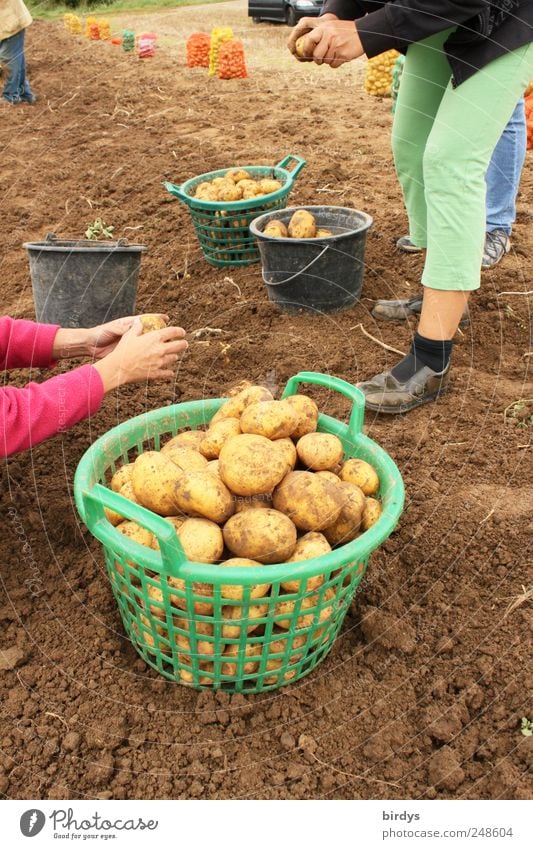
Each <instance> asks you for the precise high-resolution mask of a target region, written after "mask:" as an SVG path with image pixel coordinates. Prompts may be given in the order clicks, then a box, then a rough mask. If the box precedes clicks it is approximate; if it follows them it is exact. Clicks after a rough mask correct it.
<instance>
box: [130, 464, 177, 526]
mask: <svg viewBox="0 0 533 849" xmlns="http://www.w3.org/2000/svg"><path fill="white" fill-rule="evenodd" d="M182 474H183V472H182V471H181V470H180V469H179V468H178V466H176V465H175V463H173V462H172V460H169V459H168V457H165V455H164V454H161V453H160V452H159V451H145V452H144V454H139V456H138V457H137V459H136V460H135V463H134V464H133V472H132V476H131V481H132V484H133V491H134V493H135V497H136V498H137V500H138V502H139V504H142V506H143V507H147V508H148V510H153V511H154V513H159V515H160V516H174V515H175V514H176V513H177V512H178V511H177V510H176V503H175V500H174V488H175V486H176V484H177V482H178V479H179V478H180V476H181V475H182Z"/></svg>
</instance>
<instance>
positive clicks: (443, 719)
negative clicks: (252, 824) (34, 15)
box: [0, 3, 533, 799]
mask: <svg viewBox="0 0 533 849" xmlns="http://www.w3.org/2000/svg"><path fill="white" fill-rule="evenodd" d="M221 23H229V24H231V25H233V27H234V29H235V31H236V33H237V34H238V35H240V36H241V37H242V38H243V39H244V42H245V46H246V51H247V57H248V65H249V70H250V75H249V78H248V79H247V80H245V81H231V82H222V81H218V80H208V79H207V77H206V74H205V73H204V72H202V71H189V70H187V69H186V68H185V67H184V41H185V38H186V37H187V36H188V35H189V34H190V33H191V32H193V31H195V30H198V29H205V28H210V27H211V26H213V25H214V24H221ZM124 25H130V26H133V25H134V26H135V28H136V29H137V31H138V32H139V31H142V30H143V29H154V30H155V31H156V32H157V33H158V34H159V36H160V49H159V51H158V54H157V56H156V58H155V59H151V60H146V61H144V62H141V61H139V60H138V59H137V58H136V57H135V56H131V55H126V54H124V53H123V52H122V51H121V50H120V48H117V47H112V46H111V45H108V44H91V43H89V42H88V41H86V40H85V39H82V38H73V37H71V36H69V35H68V34H67V33H66V32H64V30H63V27H62V25H61V24H60V23H57V24H48V23H46V24H45V23H37V24H35V25H34V26H33V27H32V28H31V29H30V31H29V34H28V59H29V71H30V78H31V80H32V83H33V84H34V86H35V89H36V91H37V92H38V93H39V94H40V98H41V99H40V102H39V104H38V105H37V106H36V107H35V108H30V107H28V108H25V107H20V108H14V109H6V110H3V113H2V114H3V119H2V122H1V125H0V149H1V150H2V170H1V172H0V191H1V196H2V198H3V202H2V223H3V227H2V230H3V238H2V242H3V251H2V260H1V269H2V281H3V284H2V285H3V308H4V311H5V312H6V313H9V314H11V315H13V316H17V317H22V316H24V317H32V316H33V302H32V295H31V286H30V282H29V273H28V264H27V259H26V256H25V252H24V251H23V250H22V247H21V245H22V243H23V242H24V241H27V240H29V239H35V238H42V237H43V236H44V234H45V233H46V232H47V231H50V230H53V231H55V232H56V233H59V234H61V235H62V236H64V237H77V236H79V235H81V234H82V233H83V231H84V230H85V228H86V227H87V225H88V224H89V223H91V222H92V221H93V220H94V219H95V218H96V217H97V216H102V217H103V218H104V220H105V221H106V222H107V223H110V224H113V225H114V227H115V234H116V235H117V236H127V237H128V238H130V239H132V238H133V239H136V240H139V241H142V242H143V243H145V244H146V245H147V246H148V247H149V252H148V253H147V254H146V255H145V258H144V259H143V270H142V280H141V286H140V296H139V301H138V306H139V308H140V310H143V311H148V310H149V311H153V310H163V311H167V312H168V313H169V314H170V315H171V316H172V318H173V319H174V320H176V321H179V322H180V323H181V324H182V325H183V326H184V327H186V328H187V329H188V330H189V331H191V332H192V331H195V330H198V329H200V328H205V327H206V326H207V327H210V328H218V329H220V330H221V331H222V333H221V334H218V335H216V334H211V335H209V332H208V331H205V333H204V334H203V335H200V336H199V337H198V338H196V339H195V338H194V337H193V336H191V337H190V338H191V346H190V350H189V353H188V355H187V357H186V358H185V359H184V361H183V363H182V366H181V367H180V369H179V372H178V374H177V376H176V380H175V382H173V383H167V384H164V385H163V384H161V385H158V386H150V387H148V388H139V389H138V388H128V389H125V390H122V391H120V392H119V393H117V395H116V396H112V397H108V398H107V399H106V401H105V403H104V405H103V408H102V410H101V411H100V412H99V413H98V415H97V416H95V417H94V418H93V419H92V421H91V422H90V423H88V422H86V423H83V424H80V425H79V426H78V427H76V428H74V429H73V430H72V431H70V432H69V433H67V434H63V435H61V436H58V437H57V438H55V439H53V440H51V441H50V442H48V443H47V444H45V445H41V446H39V447H37V448H36V449H35V450H33V451H32V452H29V453H27V454H25V455H20V456H16V457H13V458H12V459H10V460H9V461H8V462H6V463H5V464H4V466H3V469H2V488H1V499H2V515H3V520H4V532H3V535H2V545H3V559H2V566H1V572H2V581H3V588H4V590H5V595H4V598H3V604H2V607H1V609H0V613H1V619H2V649H3V650H4V655H3V660H2V664H3V668H4V669H5V671H4V672H3V675H2V680H1V685H0V686H1V692H2V697H3V704H4V708H3V713H4V717H3V720H2V731H1V735H0V739H1V743H2V745H1V749H2V756H1V762H0V792H1V793H2V794H3V795H4V796H6V797H8V798H17V799H18V798H34V799H36V798H45V799H46V798H50V799H53V798H80V797H89V798H94V797H96V798H120V799H122V798H177V797H179V798H200V797H201V798H228V797H231V798H242V797H245V798H283V799H293V798H324V797H328V798H339V799H340V798H364V799H368V798H392V799H395V798H398V799H401V798H411V799H417V798H436V797H438V798H449V797H453V798H469V799H474V798H475V799H477V798H485V799H486V798H490V799H492V798H512V799H515V798H525V797H527V795H528V792H529V791H530V784H529V779H528V770H529V769H530V766H531V759H532V752H533V738H531V737H529V738H527V737H523V736H522V735H521V734H520V731H519V727H520V719H521V717H522V716H525V715H529V716H531V702H529V703H528V701H527V696H528V691H529V692H530V689H531V672H528V671H527V666H528V664H527V661H528V660H529V659H530V651H529V644H530V643H529V641H530V639H531V626H532V619H531V606H530V602H529V603H528V602H527V600H526V599H525V598H520V597H521V596H522V595H523V592H524V588H525V589H527V588H528V587H531V572H530V571H529V573H528V566H530V565H531V561H530V560H529V561H528V554H527V552H528V546H529V547H530V543H531V537H530V535H529V533H530V522H531V511H532V507H533V497H532V494H531V488H530V482H531V457H532V452H531V428H530V427H529V425H528V419H527V417H526V415H525V414H524V413H523V412H522V413H521V412H520V411H518V415H513V413H516V412H517V410H516V409H515V408H510V409H509V410H508V412H507V415H506V416H504V410H505V408H507V407H508V405H511V404H512V403H513V402H514V401H516V400H517V399H520V398H526V399H527V398H529V399H531V398H532V397H533V391H532V385H531V380H530V375H529V363H530V362H531V359H530V358H528V357H524V354H526V353H528V352H530V351H531V350H532V348H533V345H532V342H531V335H530V312H529V310H530V307H531V301H530V300H528V298H527V297H524V296H522V297H520V296H516V295H501V294H499V293H502V292H509V291H511V292H516V291H526V290H528V289H531V278H530V275H529V264H528V257H529V256H530V255H531V252H532V250H533V236H532V229H531V221H532V217H533V216H532V213H531V211H530V210H531V205H530V202H531V198H532V182H533V181H532V177H531V171H530V167H531V159H530V158H529V159H528V163H527V165H526V169H525V173H524V178H523V182H522V190H521V196H520V200H519V206H518V209H519V213H518V222H517V225H516V230H515V236H514V239H513V252H512V254H511V255H510V256H509V257H508V258H507V259H506V260H505V262H503V263H502V264H501V266H499V267H498V269H496V270H494V271H493V272H492V273H488V274H486V275H484V277H483V288H482V290H481V291H480V292H479V293H478V294H476V295H475V297H474V298H473V304H472V325H471V328H470V329H469V330H468V331H466V332H465V334H464V336H461V337H459V338H458V340H457V342H458V344H457V346H456V351H455V354H454V369H453V385H452V388H451V391H450V392H449V394H448V395H447V396H446V397H444V398H443V399H442V400H441V401H440V402H439V403H438V404H437V405H430V406H427V407H425V408H422V409H420V410H418V411H416V412H413V413H411V414H410V415H409V416H408V417H405V418H404V417H401V418H395V419H393V420H391V421H389V420H385V419H381V418H379V417H374V416H370V415H369V416H367V428H368V431H369V433H370V434H371V436H372V437H373V438H374V439H376V440H377V441H378V442H380V443H381V444H382V445H383V446H384V447H385V448H386V450H387V451H389V453H390V454H391V455H392V457H393V458H394V459H395V460H396V462H397V463H398V465H399V467H400V470H401V472H402V474H403V476H404V478H405V484H406V490H407V502H406V510H405V513H404V515H403V517H402V520H401V522H400V525H399V527H398V530H397V532H396V533H395V534H394V535H393V536H392V537H391V538H390V540H389V541H388V542H387V543H386V544H385V545H384V546H383V547H382V548H381V549H380V550H379V551H378V552H376V554H375V555H374V557H373V559H372V560H371V563H370V566H369V570H368V573H367V574H368V577H367V580H366V581H365V583H364V586H363V587H362V589H361V590H360V592H359V593H358V595H357V598H356V600H355V602H354V604H353V605H352V608H351V610H350V613H349V615H348V617H347V619H346V621H345V626H344V629H343V632H342V635H341V637H340V639H339V640H338V641H337V643H336V645H335V647H334V649H333V650H332V652H331V654H330V655H329V656H328V658H326V660H325V661H324V662H323V663H322V664H321V665H320V666H319V667H318V668H317V669H316V670H315V671H314V672H313V673H312V674H311V675H310V676H309V677H307V678H305V679H303V680H302V681H301V682H300V683H298V684H295V685H292V686H290V685H289V686H287V687H286V688H284V689H282V690H280V691H279V692H278V693H277V694H274V695H266V696H248V697H244V696H233V697H231V696H229V695H228V694H218V695H214V694H213V693H210V692H207V693H206V692H203V693H198V692H195V691H191V690H188V689H186V688H185V687H182V686H178V685H172V684H169V683H168V682H166V681H165V680H163V679H162V678H160V677H158V675H157V673H156V672H154V671H152V670H150V669H148V668H147V667H146V665H145V664H144V663H143V662H142V661H141V660H140V659H139V658H138V656H137V655H136V653H135V651H134V649H133V648H132V646H131V644H129V643H128V641H127V640H126V638H125V636H124V633H123V630H122V626H121V622H120V620H119V617H118V614H117V610H116V605H115V602H114V599H113V596H112V594H111V589H110V586H109V583H108V580H107V577H106V574H105V568H104V561H103V556H102V552H101V547H100V545H99V544H98V543H97V542H96V540H94V539H93V538H92V536H91V534H90V533H88V532H87V530H86V529H85V527H84V526H83V525H81V524H80V522H79V520H78V517H77V514H76V510H75V508H74V504H73V501H72V496H71V484H72V479H73V475H74V472H75V469H76V466H77V464H78V462H79V459H80V457H81V456H82V454H83V452H84V451H85V450H86V449H87V448H88V446H89V445H90V444H91V442H92V441H94V439H95V438H96V437H97V436H99V435H101V434H102V433H104V432H105V431H106V430H108V429H109V428H110V427H112V426H113V425H114V424H116V423H117V422H119V421H124V420H126V419H128V418H130V417H131V416H134V415H136V414H138V413H140V412H142V411H144V410H147V409H150V408H154V407H158V406H161V405H163V404H167V403H171V402H175V401H182V400H187V399H191V398H200V397H202V396H206V397H216V396H219V395H222V394H224V393H225V392H227V390H228V388H229V387H231V385H232V384H233V383H234V382H236V381H237V380H240V379H242V378H250V379H252V380H254V381H259V380H268V381H269V382H270V384H272V385H277V386H279V387H281V386H283V384H284V382H285V381H286V379H287V378H288V377H289V376H290V375H291V374H293V373H295V372H297V371H298V370H300V369H309V370H317V371H322V372H330V373H332V374H336V375H338V376H340V377H342V378H345V379H346V380H349V381H351V382H355V381H357V380H359V379H362V378H363V377H365V376H368V375H370V374H374V373H375V372H376V371H379V370H382V368H383V367H386V366H388V365H391V364H392V363H393V361H394V359H395V356H396V355H394V354H390V353H388V352H386V351H385V350H384V349H383V348H381V347H379V346H378V345H376V344H375V343H373V342H372V341H371V340H369V339H368V338H366V337H365V336H364V335H363V334H362V333H361V331H360V330H359V329H354V327H355V326H356V325H358V324H360V323H363V324H364V326H365V328H366V329H367V330H368V331H369V332H370V333H373V334H374V335H376V336H378V337H379V338H380V339H382V340H383V341H384V342H386V343H388V344H389V345H392V346H394V347H396V348H400V349H403V350H405V349H406V348H407V347H408V345H409V337H410V334H411V333H412V332H413V326H410V327H397V326H389V325H377V324H376V323H375V322H374V321H373V320H372V318H371V317H370V314H369V307H370V305H371V301H372V299H375V298H376V297H384V296H385V297H386V296H387V295H392V294H393V293H397V294H398V295H401V294H404V293H407V292H412V291H414V290H415V288H416V285H417V280H418V277H419V274H420V270H421V260H420V258H417V257H415V258H413V257H409V256H405V255H401V254H398V253H396V252H395V249H394V243H395V239H396V237H398V236H399V235H401V234H402V233H404V232H405V231H406V219H405V215H404V212H403V209H402V203H401V198H400V193H399V190H398V186H397V183H396V180H395V176H394V171H393V167H392V163H391V156H390V150H389V129H390V124H391V116H390V114H389V106H390V104H389V102H388V101H384V102H380V101H378V100H375V99H371V98H369V97H367V96H366V95H365V94H364V93H363V92H362V90H361V85H360V80H361V73H362V70H361V66H357V67H351V68H348V69H341V71H340V72H338V73H337V74H336V76H335V78H334V77H333V76H332V72H330V71H329V69H327V68H323V69H316V68H314V67H313V68H311V69H309V68H308V66H305V67H301V66H298V67H297V66H296V65H295V64H294V63H293V61H292V60H291V58H290V57H289V56H288V54H286V53H285V51H284V47H283V41H284V39H285V38H286V35H287V30H286V28H285V27H275V26H270V25H267V24H263V25H261V26H258V27H254V26H253V25H252V24H251V23H249V22H248V19H247V18H246V15H245V11H244V5H243V4H241V3H238V4H226V5H225V6H219V7H217V6H209V8H208V9H198V8H196V9H195V8H190V9H181V10H178V11H176V12H172V13H170V12H166V13H161V14H160V15H152V16H151V17H149V18H148V17H146V16H144V17H143V18H139V19H137V20H135V21H134V20H132V18H131V16H130V18H129V19H126V18H122V19H121V21H120V26H124ZM334 79H335V88H334V89H331V85H332V82H333V80H334ZM287 153H296V154H299V155H300V156H303V157H305V158H306V159H307V160H308V166H307V168H306V169H305V171H304V172H303V173H302V175H301V177H300V179H299V180H298V181H297V184H296V187H295V190H294V192H293V196H292V199H291V200H292V201H293V202H294V203H298V204H306V203H308V204H309V203H327V204H336V205H343V204H345V205H351V206H354V207H356V208H360V209H364V210H366V211H367V212H369V213H370V214H371V215H373V216H374V219H375V223H374V227H373V229H372V231H371V233H370V236H369V239H368V247H367V263H368V265H367V269H366V277H365V285H364V291H363V298H362V300H361V301H360V303H358V304H357V305H356V306H355V307H354V308H352V309H350V310H348V311H347V312H344V313H342V314H340V315H335V316H321V317H313V318H311V317H309V316H306V315H303V314H301V315H300V314H298V315H288V314H281V313H280V312H278V311H277V310H276V309H275V308H274V307H273V306H272V305H271V304H270V303H269V301H268V299H267V297H266V294H265V290H264V287H263V284H262V281H261V276H260V269H259V266H251V267H248V268H245V269H230V270H224V269H215V268H213V267H211V266H209V265H208V264H207V263H206V262H205V261H204V260H203V259H202V255H201V252H200V250H199V247H198V245H197V243H196V241H195V237H194V233H193V230H192V227H191V223H190V219H189V215H188V211H187V209H186V208H185V207H184V206H182V205H181V204H180V203H179V202H178V201H173V200H172V199H171V198H170V196H168V195H167V193H166V192H165V191H164V190H163V189H162V187H161V181H162V180H163V179H171V180H173V181H175V182H181V181H182V180H184V179H186V178H189V177H192V176H195V175H196V174H199V173H202V172H204V171H208V170H212V169H215V168H218V167H226V166H230V165H242V164H247V163H258V164H272V163H274V162H276V161H278V160H279V159H281V158H282V157H283V156H285V155H286V154H287ZM530 156H531V154H529V157H530ZM45 376H46V375H45V374H44V373H43V374H39V375H37V378H38V379H43V378H44V377H45ZM10 380H13V381H14V382H16V383H18V384H19V385H22V384H23V382H24V381H25V380H27V373H23V372H17V373H14V374H13V375H12V376H10ZM322 402H323V404H324V405H325V406H326V408H327V410H328V412H330V413H331V414H332V415H336V416H343V415H345V414H346V411H347V409H346V404H345V403H344V402H342V401H340V400H339V399H338V398H335V397H327V398H326V397H324V396H323V397H322ZM530 412H531V409H529V413H530ZM513 600H516V602H517V603H516V604H515V605H514V606H513V607H512V608H510V605H511V603H512V601H513ZM528 710H529V714H528Z"/></svg>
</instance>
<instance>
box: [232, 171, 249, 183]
mask: <svg viewBox="0 0 533 849" xmlns="http://www.w3.org/2000/svg"><path fill="white" fill-rule="evenodd" d="M226 177H227V178H228V179H230V180H233V182H234V183H238V182H239V181H240V180H250V179H251V178H250V175H249V173H248V171H245V170H244V169H243V168H234V169H232V170H231V171H228V173H227V174H226Z"/></svg>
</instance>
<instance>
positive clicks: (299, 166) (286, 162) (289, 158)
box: [274, 153, 307, 180]
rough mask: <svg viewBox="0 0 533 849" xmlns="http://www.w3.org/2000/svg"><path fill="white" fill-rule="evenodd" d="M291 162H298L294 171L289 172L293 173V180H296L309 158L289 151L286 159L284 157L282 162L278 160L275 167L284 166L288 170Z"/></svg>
mask: <svg viewBox="0 0 533 849" xmlns="http://www.w3.org/2000/svg"><path fill="white" fill-rule="evenodd" d="M291 162H295V163H296V165H295V166H294V168H293V169H292V171H289V174H290V175H291V180H295V179H296V177H297V176H298V174H299V173H300V171H301V170H302V168H305V166H306V165H307V159H302V157H301V156H293V155H292V153H289V155H288V156H285V157H284V159H282V160H281V162H278V164H277V165H275V166H274V167H275V168H284V169H285V170H286V171H288V169H289V165H290V164H291Z"/></svg>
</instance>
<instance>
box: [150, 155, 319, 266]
mask: <svg viewBox="0 0 533 849" xmlns="http://www.w3.org/2000/svg"><path fill="white" fill-rule="evenodd" d="M291 163H292V164H293V165H294V167H293V168H292V170H291V171H289V170H288V168H289V166H290V165H291ZM305 164H306V161H305V159H301V158H300V157H299V156H291V155H289V156H286V157H285V159H282V160H281V162H278V164H277V165H275V166H274V167H269V166H267V165H235V166H233V167H232V168H223V169H221V170H219V171H209V173H207V174H200V176H199V177H193V179H191V180H187V182H185V183H182V185H181V186H176V185H174V183H169V182H164V183H163V185H164V187H165V188H166V190H167V191H168V192H170V194H171V195H175V196H176V197H177V198H179V199H180V200H181V201H183V203H185V204H186V205H187V206H188V207H189V210H190V213H191V217H192V221H193V224H194V229H195V230H196V235H197V236H198V241H199V242H200V245H201V247H202V251H203V253H204V256H205V258H206V260H207V261H208V262H210V263H211V265H216V266H234V265H251V264H252V263H254V262H259V248H258V246H257V242H256V239H255V237H254V236H252V235H251V233H250V230H249V227H250V222H251V221H253V219H254V218H257V216H258V215H260V214H261V213H262V212H271V211H272V210H273V209H283V208H284V207H285V206H286V205H287V199H288V197H289V193H290V191H291V189H292V186H293V183H294V180H295V179H296V177H297V176H298V174H299V173H300V171H301V170H302V168H303V167H304V166H305ZM237 169H238V170H239V171H240V170H244V171H247V172H248V173H249V174H250V175H251V177H261V178H267V177H268V178H271V179H273V180H279V182H280V183H281V184H282V185H281V189H278V190H277V192H272V193H271V194H269V195H263V196H262V197H258V198H256V199H249V200H236V201H232V202H228V201H220V202H218V201H207V200H199V199H198V198H195V197H194V193H195V191H196V187H197V186H198V184H199V183H203V182H211V181H212V180H214V179H215V177H223V176H224V175H225V174H227V173H228V171H235V170H237Z"/></svg>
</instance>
